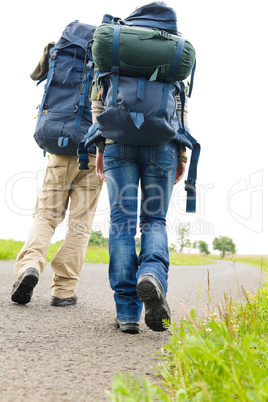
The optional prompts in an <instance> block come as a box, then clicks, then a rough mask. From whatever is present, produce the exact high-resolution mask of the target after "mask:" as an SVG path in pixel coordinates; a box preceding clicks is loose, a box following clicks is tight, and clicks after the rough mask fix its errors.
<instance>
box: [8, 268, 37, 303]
mask: <svg viewBox="0 0 268 402" xmlns="http://www.w3.org/2000/svg"><path fill="white" fill-rule="evenodd" d="M37 272H38V271H37V270H36V269H34V271H30V269H27V272H25V273H24V274H22V277H21V279H20V278H19V279H18V280H17V282H15V284H14V288H13V290H12V295H11V300H12V301H13V302H15V303H20V304H27V303H29V302H30V301H31V298H32V295H33V289H34V287H35V286H36V284H37V282H38V274H37Z"/></svg>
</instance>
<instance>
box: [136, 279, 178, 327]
mask: <svg viewBox="0 0 268 402" xmlns="http://www.w3.org/2000/svg"><path fill="white" fill-rule="evenodd" d="M137 293H138V296H139V298H140V300H141V301H142V302H143V303H144V306H145V324H146V325H147V327H148V328H150V329H151V330H152V331H156V332H162V331H166V330H167V328H165V327H164V326H163V320H168V321H169V322H170V320H171V313H170V309H169V306H168V304H167V301H166V298H165V295H164V292H163V290H162V289H161V288H160V285H159V284H158V282H157V281H156V279H155V278H153V277H149V276H148V277H147V276H146V277H145V278H141V279H140V281H139V282H138V284H137Z"/></svg>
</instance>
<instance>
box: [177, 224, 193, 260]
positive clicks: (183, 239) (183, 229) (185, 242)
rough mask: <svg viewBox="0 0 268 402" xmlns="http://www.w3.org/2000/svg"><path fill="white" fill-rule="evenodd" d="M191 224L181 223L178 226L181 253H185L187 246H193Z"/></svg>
mask: <svg viewBox="0 0 268 402" xmlns="http://www.w3.org/2000/svg"><path fill="white" fill-rule="evenodd" d="M189 233H190V224H189V223H180V224H179V227H178V238H177V241H178V243H179V248H180V253H183V249H184V248H185V247H191V242H190V240H189Z"/></svg>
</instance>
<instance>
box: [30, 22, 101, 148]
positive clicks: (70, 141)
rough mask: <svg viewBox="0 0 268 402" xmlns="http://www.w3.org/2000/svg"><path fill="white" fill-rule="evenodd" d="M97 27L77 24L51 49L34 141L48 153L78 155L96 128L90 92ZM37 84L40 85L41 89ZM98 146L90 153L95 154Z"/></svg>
mask: <svg viewBox="0 0 268 402" xmlns="http://www.w3.org/2000/svg"><path fill="white" fill-rule="evenodd" d="M95 29H96V27H95V26H92V25H88V24H83V23H80V22H79V21H74V22H72V23H70V24H69V25H67V27H66V28H65V30H64V32H63V33H62V36H61V38H60V40H59V41H58V42H57V43H56V44H55V45H54V47H52V48H51V49H50V58H49V69H48V73H47V75H45V76H44V77H42V78H41V79H40V81H39V82H38V84H40V83H41V82H42V81H44V80H45V79H46V80H47V81H46V84H45V88H44V95H43V99H42V102H41V105H39V115H38V119H37V124H36V128H35V133H34V139H35V141H36V142H37V144H38V145H39V147H40V148H42V149H43V150H44V153H45V152H49V153H53V154H56V155H76V154H77V147H78V144H79V143H80V141H81V140H82V139H83V138H84V135H85V134H86V133H87V131H88V129H89V127H90V126H91V124H92V115H91V102H90V101H89V98H88V97H89V89H90V86H91V83H92V79H93V76H94V67H93V60H92V54H91V45H92V43H91V42H92V38H93V33H94V31H95ZM38 84H37V85H38ZM94 149H95V146H94V145H92V146H91V147H90V150H89V152H94Z"/></svg>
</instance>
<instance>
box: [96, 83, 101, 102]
mask: <svg viewBox="0 0 268 402" xmlns="http://www.w3.org/2000/svg"><path fill="white" fill-rule="evenodd" d="M101 91H102V85H99V86H98V95H97V100H100V97H101Z"/></svg>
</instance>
